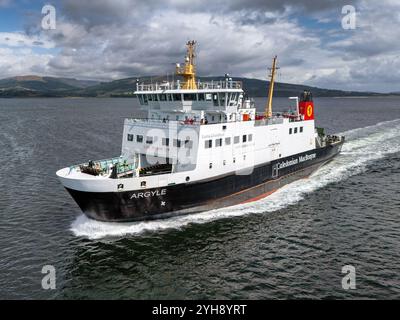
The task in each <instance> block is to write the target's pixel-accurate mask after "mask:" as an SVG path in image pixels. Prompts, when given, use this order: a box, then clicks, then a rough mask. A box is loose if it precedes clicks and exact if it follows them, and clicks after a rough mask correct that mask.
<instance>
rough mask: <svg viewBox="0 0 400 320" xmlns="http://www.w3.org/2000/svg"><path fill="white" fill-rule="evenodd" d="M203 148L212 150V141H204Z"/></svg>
mask: <svg viewBox="0 0 400 320" xmlns="http://www.w3.org/2000/svg"><path fill="white" fill-rule="evenodd" d="M204 148H206V149H209V148H212V140H206V141H204Z"/></svg>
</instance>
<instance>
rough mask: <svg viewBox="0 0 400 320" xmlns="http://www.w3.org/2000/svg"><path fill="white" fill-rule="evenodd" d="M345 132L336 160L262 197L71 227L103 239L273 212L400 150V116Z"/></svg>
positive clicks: (87, 221) (79, 220)
mask: <svg viewBox="0 0 400 320" xmlns="http://www.w3.org/2000/svg"><path fill="white" fill-rule="evenodd" d="M341 135H344V136H346V142H345V144H344V145H343V149H342V152H341V154H340V155H338V156H337V157H336V158H334V160H333V161H331V162H330V163H329V164H327V165H326V166H324V167H322V168H321V169H320V170H318V171H317V172H315V173H314V174H313V175H312V176H311V177H310V178H308V179H305V180H298V181H296V182H293V183H291V184H289V185H286V186H285V187H283V188H281V189H279V190H278V191H277V192H275V193H273V194H272V195H270V196H269V197H267V198H264V199H261V200H259V201H256V202H252V203H247V204H243V205H237V206H233V207H228V208H222V209H216V210H211V211H207V212H202V213H198V214H192V215H186V216H180V217H173V218H169V219H165V220H156V221H149V222H133V223H108V222H99V221H94V220H91V219H88V218H87V217H86V216H84V215H83V214H82V215H80V216H78V217H77V219H76V220H75V221H74V222H73V223H72V225H71V229H70V230H71V231H72V232H73V233H74V234H75V235H76V236H83V237H87V238H89V239H99V238H103V237H110V236H111V237H112V236H118V237H119V236H124V235H131V234H140V233H143V232H145V231H157V230H164V229H179V228H182V227H185V226H187V225H189V224H192V223H206V222H209V221H213V220H217V219H221V218H228V217H233V216H243V215H247V214H252V213H264V212H272V211H276V210H279V209H282V208H284V207H287V206H289V205H292V204H295V203H297V202H298V201H300V200H302V199H303V197H304V195H305V194H307V193H310V192H313V191H315V190H317V189H319V188H322V187H324V186H326V185H328V184H329V183H333V182H338V181H341V180H345V179H347V178H348V177H350V176H353V175H355V174H359V173H361V172H363V171H364V170H365V169H366V166H367V165H368V164H369V163H371V162H374V161H376V160H378V159H381V158H383V157H385V155H388V154H391V153H395V152H398V151H400V141H399V140H400V139H399V136H400V119H396V120H392V121H385V122H381V123H378V124H376V125H373V126H369V127H364V128H358V129H354V130H350V131H346V132H343V133H341Z"/></svg>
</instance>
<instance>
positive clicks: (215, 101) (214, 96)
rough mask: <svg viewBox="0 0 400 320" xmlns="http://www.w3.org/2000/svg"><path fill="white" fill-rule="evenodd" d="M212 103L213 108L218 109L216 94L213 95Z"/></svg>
mask: <svg viewBox="0 0 400 320" xmlns="http://www.w3.org/2000/svg"><path fill="white" fill-rule="evenodd" d="M213 102H214V106H215V107H218V106H219V103H218V95H217V94H213Z"/></svg>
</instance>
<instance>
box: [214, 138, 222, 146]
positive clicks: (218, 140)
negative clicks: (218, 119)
mask: <svg viewBox="0 0 400 320" xmlns="http://www.w3.org/2000/svg"><path fill="white" fill-rule="evenodd" d="M215 146H216V147H221V146H222V139H221V138H220V139H215Z"/></svg>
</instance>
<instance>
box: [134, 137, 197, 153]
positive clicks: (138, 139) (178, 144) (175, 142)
mask: <svg viewBox="0 0 400 320" xmlns="http://www.w3.org/2000/svg"><path fill="white" fill-rule="evenodd" d="M128 141H133V134H130V133H128ZM156 141H157V137H151V136H147V137H146V144H153V143H154V142H156ZM136 142H138V143H143V136H142V135H139V134H138V135H136ZM172 144H173V146H174V147H177V148H180V147H181V146H182V140H179V139H173V141H172ZM162 145H163V146H169V138H162ZM184 145H185V148H188V149H191V148H192V147H193V141H192V140H185V141H184Z"/></svg>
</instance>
